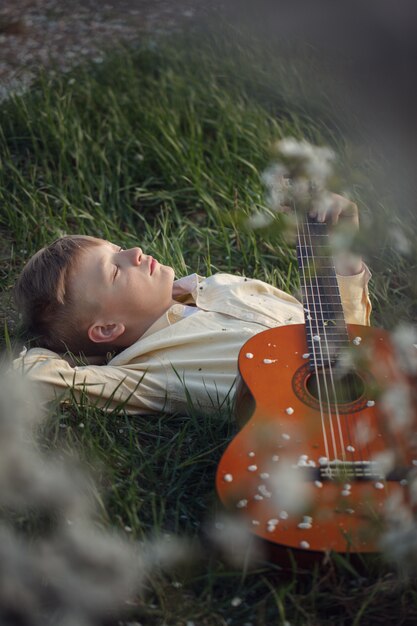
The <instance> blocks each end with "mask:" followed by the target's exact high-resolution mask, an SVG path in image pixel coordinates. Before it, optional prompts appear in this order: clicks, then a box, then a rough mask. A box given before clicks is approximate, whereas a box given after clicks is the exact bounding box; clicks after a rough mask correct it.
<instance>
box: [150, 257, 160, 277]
mask: <svg viewBox="0 0 417 626" xmlns="http://www.w3.org/2000/svg"><path fill="white" fill-rule="evenodd" d="M157 263H158V261H157V260H156V259H154V258H153V257H151V260H150V262H149V271H150V274H151V276H152V274H153V272H154V269H155V267H156V265H157Z"/></svg>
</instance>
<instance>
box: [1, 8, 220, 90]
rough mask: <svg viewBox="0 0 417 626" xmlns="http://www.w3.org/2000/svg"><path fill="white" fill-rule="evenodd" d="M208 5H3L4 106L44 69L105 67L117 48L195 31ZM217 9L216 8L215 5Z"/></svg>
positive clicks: (2, 57) (2, 86)
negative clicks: (88, 62) (148, 36)
mask: <svg viewBox="0 0 417 626" xmlns="http://www.w3.org/2000/svg"><path fill="white" fill-rule="evenodd" d="M206 4H207V3H205V2H204V1H203V0H175V1H173V0H171V1H170V0H103V1H102V2H101V1H100V0H1V1H0V100H3V99H5V98H7V96H8V95H9V94H10V93H12V92H15V93H16V92H18V93H20V92H22V91H24V90H25V89H26V88H27V87H28V86H29V85H30V84H31V83H32V82H33V80H34V78H35V77H36V75H37V72H38V71H39V69H40V68H49V69H50V71H62V72H66V71H68V70H69V69H71V68H72V67H74V65H76V64H78V63H79V62H80V61H82V60H83V59H87V58H89V59H93V60H94V61H96V62H97V63H100V62H101V61H102V59H103V51H104V50H105V49H106V48H109V47H111V46H114V45H115V44H116V43H117V42H125V43H126V42H133V41H138V40H140V36H141V35H143V34H145V33H152V34H154V35H155V36H158V35H161V34H163V33H167V32H172V31H175V30H179V29H187V28H190V27H192V26H194V25H195V24H196V23H197V22H199V21H201V20H202V19H204V18H205V16H206V15H207V9H206V8H205V6H206ZM211 6H212V5H211Z"/></svg>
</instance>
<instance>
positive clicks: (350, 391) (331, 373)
mask: <svg viewBox="0 0 417 626" xmlns="http://www.w3.org/2000/svg"><path fill="white" fill-rule="evenodd" d="M313 224H314V223H313ZM307 227H308V232H309V238H310V247H311V249H312V250H313V248H312V244H311V241H312V238H311V231H310V222H309V220H307ZM326 236H327V233H326ZM312 258H313V263H314V271H315V277H316V285H317V292H318V298H319V303H320V308H321V312H322V317H323V308H322V301H321V299H320V295H319V284H318V276H317V271H316V267H315V257H314V254H312ZM333 269H334V265H333ZM328 278H329V277H328ZM331 278H333V280H337V278H336V276H332V277H331ZM335 287H337V289H338V286H337V285H335ZM336 300H337V298H336ZM335 304H336V302H334V303H333V305H335ZM339 304H341V301H340V297H339ZM343 321H345V320H344V317H343ZM323 330H324V335H325V338H326V346H327V348H328V344H327V332H326V327H325V325H324V319H323ZM328 354H329V373H330V379H331V384H332V387H333V392H334V397H335V409H336V418H337V423H338V429H339V438H340V441H341V446H342V451H343V455H342V456H343V459H342V460H343V461H344V462H345V461H346V448H345V444H344V439H343V435H342V429H341V420H340V413H339V407H338V400H337V394H336V388H335V384H334V378H333V368H332V364H331V359H330V352H329V350H328ZM324 376H325V380H326V374H324ZM347 389H348V394H349V397H350V398H352V397H353V393H352V390H351V387H350V383H349V379H348V382H347ZM344 423H345V428H346V433H347V439H348V446H349V447H350V448H352V449H351V450H348V452H349V454H351V462H352V463H354V462H355V460H356V459H355V457H356V455H355V451H356V446H352V437H351V433H350V428H349V423H348V419H347V416H346V415H345V416H344ZM359 458H360V461H362V462H363V455H362V450H360V451H359ZM352 473H353V475H354V476H356V474H357V471H356V468H355V466H354V465H353V472H352Z"/></svg>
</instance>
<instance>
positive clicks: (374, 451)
mask: <svg viewBox="0 0 417 626" xmlns="http://www.w3.org/2000/svg"><path fill="white" fill-rule="evenodd" d="M297 235H298V237H297V239H298V241H297V259H298V266H299V271H300V283H301V292H302V300H303V306H304V312H305V323H304V324H294V325H288V326H283V327H279V328H276V329H271V330H266V331H264V332H261V333H259V334H257V335H255V336H254V337H253V338H251V339H250V340H249V341H248V342H247V343H246V344H245V345H244V346H243V348H242V349H241V351H240V354H239V363H238V365H239V374H240V376H239V383H238V390H237V395H236V415H237V418H238V420H239V422H240V423H241V424H244V425H243V427H242V428H241V430H240V431H239V432H238V434H237V435H236V437H235V438H234V439H233V440H232V441H231V443H230V444H229V446H228V447H227V449H226V451H225V452H224V454H223V456H222V458H221V461H220V463H219V466H218V470H217V475H216V488H217V492H218V495H219V497H220V500H221V502H222V504H223V505H224V507H225V508H226V509H227V510H228V511H230V512H232V513H234V514H236V515H240V516H242V518H243V520H244V521H245V522H246V524H247V526H248V528H249V530H250V532H252V533H254V534H255V535H256V536H257V537H259V538H261V539H262V540H263V541H264V542H267V546H268V547H269V548H270V549H271V552H272V553H273V554H274V555H278V557H279V555H280V554H281V552H282V551H285V552H287V551H288V548H290V549H291V551H292V554H293V555H294V556H295V558H297V557H301V561H303V562H304V563H306V562H309V559H308V558H307V559H306V558H305V556H303V554H302V553H308V555H309V558H311V559H312V560H313V561H314V560H318V559H322V557H323V554H324V553H326V552H329V551H334V552H337V553H342V554H346V553H356V554H365V553H372V552H378V551H379V547H380V546H379V542H380V538H381V536H382V533H383V532H384V528H385V519H386V513H387V510H388V509H389V506H393V505H395V506H397V505H398V506H400V505H401V503H402V502H407V501H408V499H409V495H408V486H407V484H408V483H407V476H408V474H409V472H410V470H412V469H413V467H415V466H416V465H417V453H416V452H414V455H413V452H412V450H411V449H410V446H409V445H408V442H407V441H404V436H402V434H401V432H400V431H396V430H395V429H394V428H392V425H391V424H390V419H389V418H390V416H389V415H387V414H386V412H384V409H383V407H382V406H380V405H379V402H378V398H379V396H380V395H381V393H382V391H383V390H384V389H385V388H386V386H387V383H388V382H390V383H393V382H395V381H396V380H397V381H398V380H400V379H401V377H402V374H401V373H400V372H399V371H398V367H397V365H396V358H395V354H394V347H393V345H392V342H391V339H390V336H389V334H388V333H387V332H385V331H384V330H381V329H377V328H370V327H368V326H359V325H352V324H348V325H346V323H345V320H344V316H343V309H342V302H341V298H340V293H339V289H338V283H337V279H336V271H335V267H334V263H333V260H332V255H331V252H330V248H329V245H328V233H327V227H326V225H325V224H323V223H319V222H316V221H315V220H313V219H311V218H309V217H307V216H306V217H305V219H304V221H303V223H301V224H299V226H298V233H297ZM349 363H350V365H349ZM413 457H414V458H413ZM387 458H388V459H391V462H390V463H389V467H388V468H387V465H386V460H387ZM392 461H394V462H392ZM415 469H416V468H415Z"/></svg>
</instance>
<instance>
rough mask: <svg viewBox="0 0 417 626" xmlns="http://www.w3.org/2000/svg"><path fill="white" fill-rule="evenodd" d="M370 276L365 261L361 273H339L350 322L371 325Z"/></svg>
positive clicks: (340, 287)
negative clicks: (347, 274) (344, 274)
mask: <svg viewBox="0 0 417 626" xmlns="http://www.w3.org/2000/svg"><path fill="white" fill-rule="evenodd" d="M370 278H371V272H370V271H369V269H368V267H367V266H366V265H365V264H364V263H363V267H362V270H361V271H360V272H359V274H353V275H352V276H340V275H339V274H338V275H337V282H338V284H339V290H340V297H341V299H342V306H343V311H344V314H345V320H346V322H347V323H348V324H361V325H363V326H369V325H370V323H371V321H370V318H371V311H372V305H371V301H370V299H369V291H368V282H369V279H370Z"/></svg>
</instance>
